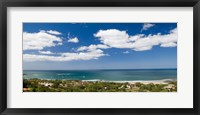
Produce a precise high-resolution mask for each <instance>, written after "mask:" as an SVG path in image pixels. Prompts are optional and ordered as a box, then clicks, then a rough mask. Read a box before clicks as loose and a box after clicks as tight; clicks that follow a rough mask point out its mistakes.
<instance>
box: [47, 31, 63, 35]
mask: <svg viewBox="0 0 200 115" xmlns="http://www.w3.org/2000/svg"><path fill="white" fill-rule="evenodd" d="M46 32H47V33H49V34H53V35H61V33H60V32H58V31H55V30H48V31H46Z"/></svg>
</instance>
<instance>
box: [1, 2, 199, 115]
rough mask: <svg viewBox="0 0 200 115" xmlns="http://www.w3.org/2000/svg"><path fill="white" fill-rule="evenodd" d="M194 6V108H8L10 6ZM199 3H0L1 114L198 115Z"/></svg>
mask: <svg viewBox="0 0 200 115" xmlns="http://www.w3.org/2000/svg"><path fill="white" fill-rule="evenodd" d="M75 6H76V7H193V29H194V31H193V35H194V38H193V39H194V42H193V44H194V46H193V56H194V57H193V59H194V61H193V68H194V70H193V74H194V75H193V92H194V94H193V108H191V109H190V108H185V109H182V108H169V109H168V108H153V109H152V108H145V109H144V108H137V109H136V108H135V109H134V108H133V109H129V108H125V109H122V108H114V109H113V108H112V109H111V108H95V109H92V108H81V109H80V108H79V109H78V108H68V109H67V108H66V109H61V108H60V109H55V108H53V109H50V108H44V109H42V108H34V109H21V108H20V109H19V108H7V7H75ZM199 13H200V0H110V1H108V0H96V1H94V0H34V1H28V0H2V1H0V16H1V17H2V18H0V55H1V57H0V114H20V115H22V114H56V115H58V114H73V115H80V114H105V115H107V114H126V115H129V114H131V115H134V114H140V115H147V114H148V115H160V114H164V115H199V114H200V112H199V110H200V106H199V103H200V102H199V101H200V99H199V98H200V91H199V89H200V88H199V86H200V85H199V84H198V83H200V79H199V78H198V77H199V73H200V72H199V71H198V70H199V65H200V61H199V59H198V58H199V56H200V53H199V51H200V46H199V45H198V44H200V41H199V37H200V33H199V30H200V14H199Z"/></svg>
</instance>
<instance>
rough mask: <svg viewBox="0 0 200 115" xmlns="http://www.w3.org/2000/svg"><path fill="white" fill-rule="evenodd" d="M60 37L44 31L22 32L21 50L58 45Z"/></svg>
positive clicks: (60, 40) (60, 41)
mask: <svg viewBox="0 0 200 115" xmlns="http://www.w3.org/2000/svg"><path fill="white" fill-rule="evenodd" d="M60 43H62V39H61V38H60V37H57V36H55V35H52V34H48V33H46V32H45V31H40V32H38V33H27V32H23V50H42V49H43V48H44V47H53V46H56V45H60Z"/></svg>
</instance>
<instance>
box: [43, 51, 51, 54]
mask: <svg viewBox="0 0 200 115" xmlns="http://www.w3.org/2000/svg"><path fill="white" fill-rule="evenodd" d="M39 53H40V54H55V53H53V52H51V51H39Z"/></svg>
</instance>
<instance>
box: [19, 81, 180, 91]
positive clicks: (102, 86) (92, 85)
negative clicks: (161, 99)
mask: <svg viewBox="0 0 200 115" xmlns="http://www.w3.org/2000/svg"><path fill="white" fill-rule="evenodd" d="M23 91H24V92H176V91H177V82H176V81H170V82H167V83H166V84H153V83H149V84H143V83H140V82H138V83H128V82H126V83H116V82H104V81H80V80H40V79H23Z"/></svg>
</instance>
